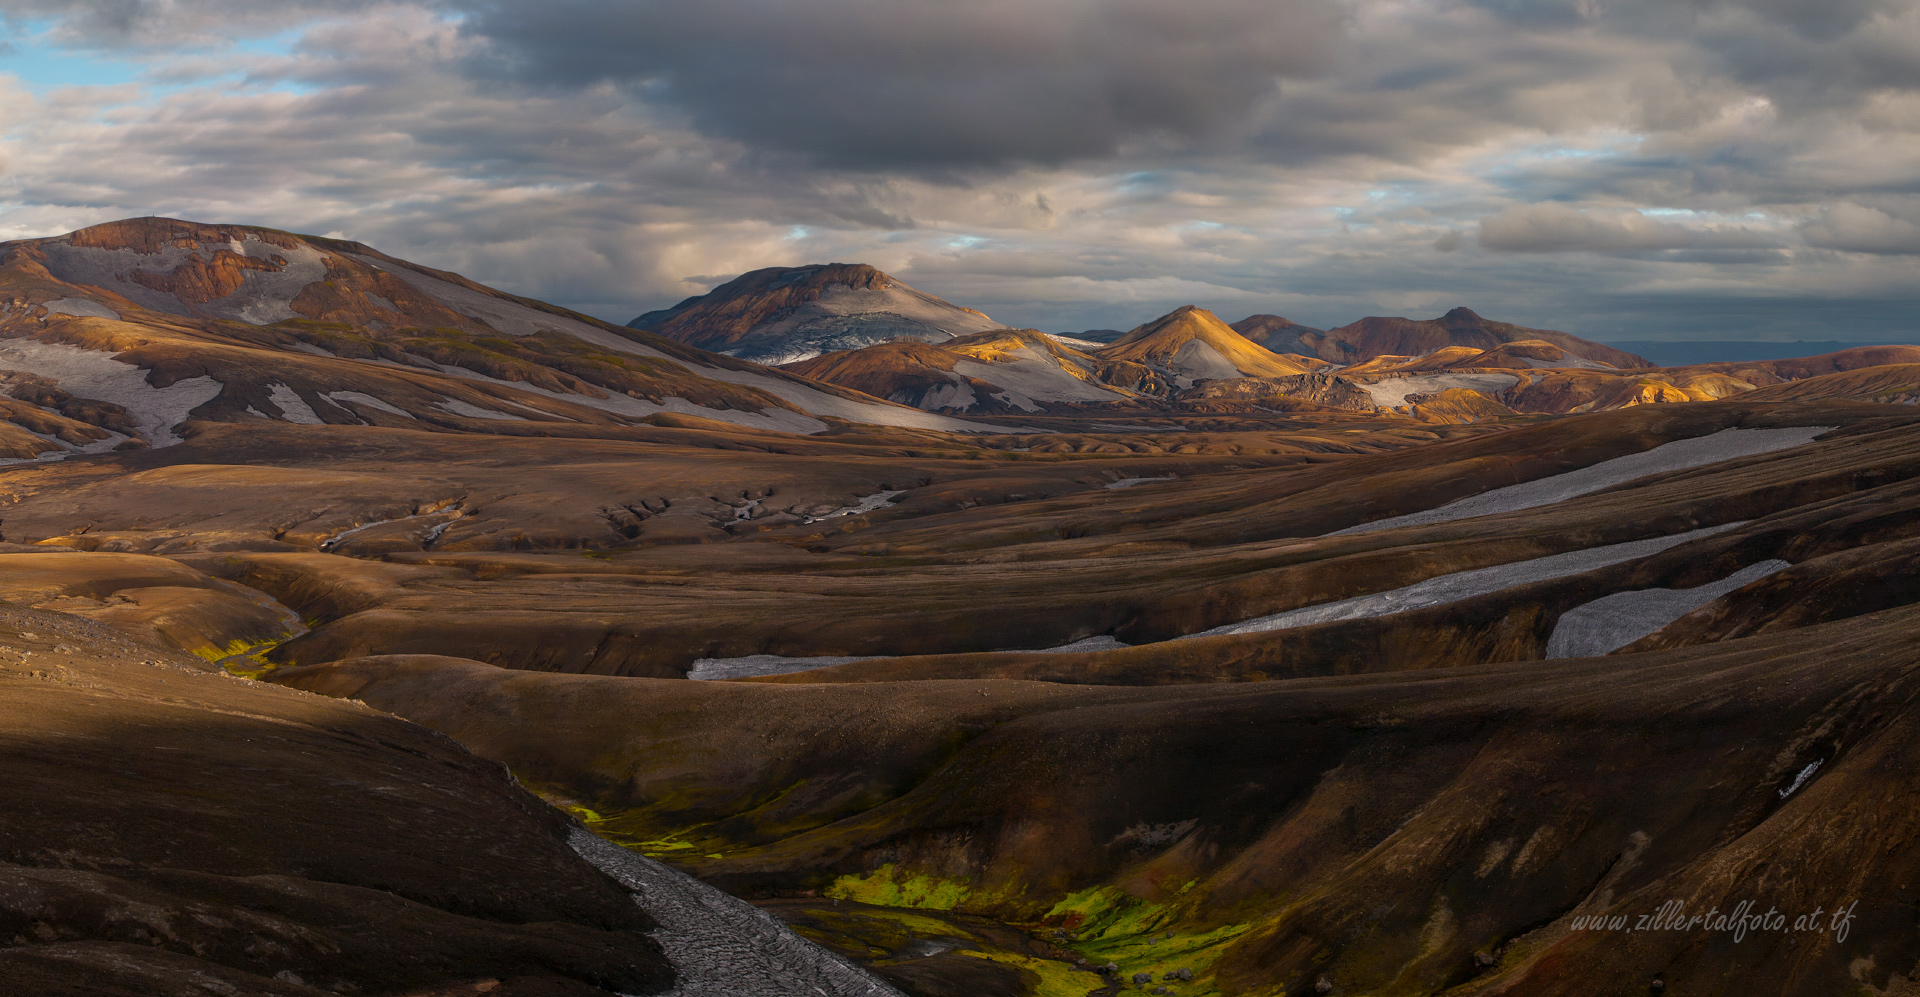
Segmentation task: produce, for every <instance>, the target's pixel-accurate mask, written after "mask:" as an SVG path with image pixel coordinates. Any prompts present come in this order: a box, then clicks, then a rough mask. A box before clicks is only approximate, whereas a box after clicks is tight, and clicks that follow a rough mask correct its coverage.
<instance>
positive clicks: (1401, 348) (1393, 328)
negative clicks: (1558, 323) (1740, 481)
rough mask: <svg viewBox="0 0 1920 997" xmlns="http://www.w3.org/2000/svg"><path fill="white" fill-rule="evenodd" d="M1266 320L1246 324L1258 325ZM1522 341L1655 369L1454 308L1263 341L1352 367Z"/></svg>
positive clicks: (1607, 349)
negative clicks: (1428, 316) (1436, 313)
mask: <svg viewBox="0 0 1920 997" xmlns="http://www.w3.org/2000/svg"><path fill="white" fill-rule="evenodd" d="M1262 318H1263V317H1262V316H1253V317H1252V318H1249V319H1245V320H1243V321H1245V322H1247V323H1257V320H1260V319H1262ZM1521 340H1538V341H1543V342H1546V343H1548V344H1550V345H1552V346H1554V347H1557V348H1559V349H1560V350H1563V351H1565V352H1566V353H1567V354H1570V355H1572V356H1575V357H1578V358H1581V359H1583V360H1588V361H1593V362H1597V363H1603V364H1606V365H1608V366H1611V367H1618V368H1622V369H1626V368H1635V367H1651V366H1653V365H1652V364H1651V363H1648V362H1647V361H1646V360H1643V359H1641V358H1640V357H1637V356H1634V355H1633V354H1631V353H1627V352H1625V351H1624V350H1617V349H1614V348H1613V347H1611V346H1606V345H1603V344H1601V343H1594V342H1589V341H1588V340H1585V339H1581V338H1580V337H1578V336H1570V335H1568V334H1566V333H1564V332H1554V331H1552V330H1550V329H1529V328H1526V327H1524V326H1518V325H1513V324H1512V323H1508V322H1495V321H1492V320H1490V319H1484V318H1481V317H1480V316H1479V315H1477V314H1475V313H1474V312H1473V311H1472V310H1471V309H1467V308H1455V309H1454V310H1452V311H1450V312H1448V313H1446V314H1445V315H1442V316H1440V317H1439V318H1437V319H1425V320H1422V319H1405V318H1380V317H1370V318H1363V319H1361V320H1360V321H1358V322H1354V323H1352V324H1350V325H1343V326H1341V327H1340V328H1338V329H1329V330H1327V331H1326V332H1318V331H1316V330H1312V329H1308V328H1306V327H1304V326H1300V327H1297V331H1296V330H1295V329H1288V330H1285V331H1284V332H1280V333H1276V334H1274V338H1269V339H1267V340H1264V341H1263V342H1264V343H1265V345H1266V346H1267V348H1268V349H1271V350H1274V351H1275V352H1283V353H1284V352H1300V353H1307V354H1311V355H1313V356H1317V357H1320V358H1321V359H1323V360H1331V361H1333V362H1334V363H1341V364H1349V363H1356V362H1359V361H1362V360H1370V359H1372V358H1374V357H1377V356H1383V355H1384V356H1424V355H1426V354H1429V353H1432V352H1435V351H1436V350H1443V349H1446V348H1448V347H1452V346H1468V347H1472V348H1473V349H1476V350H1491V349H1494V348H1496V347H1498V346H1501V345H1502V344H1505V343H1513V342H1519V341H1521Z"/></svg>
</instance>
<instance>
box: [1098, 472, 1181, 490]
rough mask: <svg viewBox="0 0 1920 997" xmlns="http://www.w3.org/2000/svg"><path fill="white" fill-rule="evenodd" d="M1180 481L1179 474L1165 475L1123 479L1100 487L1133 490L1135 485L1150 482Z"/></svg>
mask: <svg viewBox="0 0 1920 997" xmlns="http://www.w3.org/2000/svg"><path fill="white" fill-rule="evenodd" d="M1178 480H1180V476H1179V475H1177V474H1163V475H1161V476H1159V477H1157V478H1121V479H1120V480H1119V481H1109V482H1107V483H1106V484H1104V485H1101V486H1100V487H1102V488H1132V487H1133V486H1134V485H1144V484H1146V483H1148V482H1150V481H1178Z"/></svg>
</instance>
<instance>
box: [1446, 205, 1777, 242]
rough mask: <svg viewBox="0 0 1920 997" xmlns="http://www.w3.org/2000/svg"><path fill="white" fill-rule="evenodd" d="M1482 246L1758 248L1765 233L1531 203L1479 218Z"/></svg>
mask: <svg viewBox="0 0 1920 997" xmlns="http://www.w3.org/2000/svg"><path fill="white" fill-rule="evenodd" d="M1479 241H1480V246H1481V248H1483V249H1491V250H1493V251H1495V252H1500V253H1568V252H1592V253H1644V252H1653V251H1658V250H1669V249H1703V248H1724V249H1755V248H1762V247H1766V246H1770V245H1772V244H1773V243H1772V241H1771V240H1770V239H1768V238H1767V237H1766V236H1764V235H1762V234H1760V233H1757V232H1753V231H1751V230H1748V229H1744V228H1739V227H1732V226H1715V227H1711V228H1693V227H1690V226H1686V225H1680V224H1676V223H1673V222H1663V221H1659V220H1656V219H1653V218H1649V217H1647V216H1646V215H1644V214H1642V213H1640V212H1638V211H1627V210H1607V209H1601V208H1593V209H1585V210H1583V209H1579V208H1574V207H1570V206H1568V205H1564V204H1528V205H1522V206H1519V207H1513V208H1508V209H1506V210H1505V211H1502V212H1500V213H1499V214H1497V215H1494V216H1492V217H1489V218H1482V219H1481V220H1480V240H1479Z"/></svg>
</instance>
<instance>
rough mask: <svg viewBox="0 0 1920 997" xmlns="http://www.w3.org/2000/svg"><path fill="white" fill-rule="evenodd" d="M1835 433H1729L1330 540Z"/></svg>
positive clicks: (1524, 503) (1487, 511)
mask: <svg viewBox="0 0 1920 997" xmlns="http://www.w3.org/2000/svg"><path fill="white" fill-rule="evenodd" d="M1833 428H1834V427H1832V426H1794V427H1790V428H1787V429H1723V430H1721V431H1719V432H1717V433H1713V434H1711V435H1709V436H1696V437H1693V438H1692V439H1686V440H1675V441H1673V442H1672V443H1665V444H1661V445H1660V446H1657V447H1654V448H1653V449H1651V450H1643V451H1641V452H1640V453H1637V454H1628V455H1627V456H1625V457H1615V458H1614V459H1612V460H1606V461H1601V462H1600V463H1598V464H1594V465H1592V466H1590V467H1584V468H1581V469H1580V470H1578V471H1568V472H1567V473H1565V474H1556V475H1552V476H1551V477H1546V478H1539V479H1536V480H1534V481H1528V482H1524V483H1522V484H1518V485H1508V486H1507V487H1505V488H1495V489H1493V490H1492V491H1487V492H1481V493H1480V494H1478V495H1473V496H1469V497H1467V498H1463V499H1459V500H1457V501H1454V502H1449V503H1447V504H1446V505H1443V506H1440V507H1439V508H1436V509H1428V510H1427V511H1425V512H1415V513H1409V514H1407V515H1405V516H1394V517H1392V518H1389V519H1376V520H1374V521H1373V522H1371V523H1362V524H1360V525H1359V526H1349V527H1347V528H1346V529H1344V530H1335V531H1333V532H1332V533H1329V534H1327V536H1330V537H1337V536H1344V535H1346V534H1349V533H1371V532H1373V531H1374V530H1389V529H1393V528H1395V527H1399V526H1424V525H1426V524H1429V523H1444V522H1449V521H1451V520H1455V519H1470V518H1472V517H1475V516H1492V515H1495V514H1497V513H1502V512H1518V511H1519V510H1521V509H1532V508H1535V507H1536V506H1542V505H1551V504H1553V503H1555V502H1564V501H1566V500H1567V499H1570V498H1575V497H1577V496H1581V495H1585V494H1587V493H1589V492H1597V491H1600V490H1601V489H1603V488H1611V487H1613V486H1614V485H1619V484H1624V483H1626V482H1629V481H1633V480H1635V479H1638V478H1644V477H1648V476H1649V475H1654V474H1664V473H1666V472H1668V471H1683V470H1686V469H1688V468H1693V467H1701V466H1704V465H1707V464H1717V463H1719V462H1721V461H1724V460H1734V459H1736V458H1740V457H1753V456H1757V455H1759V454H1764V453H1772V452H1773V451H1776V450H1786V449H1788V448H1790V447H1797V446H1801V445H1803V444H1806V443H1811V442H1813V438H1814V437H1816V436H1819V435H1820V434H1821V433H1825V432H1827V431H1829V430H1831V429H1833Z"/></svg>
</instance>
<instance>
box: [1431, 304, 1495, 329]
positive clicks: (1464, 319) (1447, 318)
mask: <svg viewBox="0 0 1920 997" xmlns="http://www.w3.org/2000/svg"><path fill="white" fill-rule="evenodd" d="M1440 321H1442V322H1449V323H1460V324H1465V323H1472V324H1474V325H1479V324H1480V323H1482V322H1485V321H1486V319H1483V318H1481V317H1480V316H1479V315H1478V314H1477V313H1475V312H1474V310H1473V309H1471V308H1468V307H1466V306H1465V305H1462V306H1460V307H1459V308H1455V309H1454V310H1452V311H1450V312H1448V313H1446V314H1445V315H1442V316H1440Z"/></svg>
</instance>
